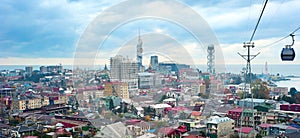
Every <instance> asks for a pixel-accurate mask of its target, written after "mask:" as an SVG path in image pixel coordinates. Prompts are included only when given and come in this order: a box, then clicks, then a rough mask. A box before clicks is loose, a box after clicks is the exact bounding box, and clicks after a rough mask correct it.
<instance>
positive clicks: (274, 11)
mask: <svg viewBox="0 0 300 138" xmlns="http://www.w3.org/2000/svg"><path fill="white" fill-rule="evenodd" d="M123 2H124V3H125V2H127V3H129V4H127V5H126V4H125V6H123V8H121V9H115V12H111V13H110V14H106V17H105V20H104V21H103V22H105V23H106V24H105V25H106V26H104V25H103V24H101V23H99V24H95V23H97V22H95V20H97V17H98V20H99V17H101V14H103V13H104V12H107V11H110V10H111V9H113V7H117V5H120V4H122V3H123ZM130 2H131V1H129V2H128V1H120V0H43V1H38V0H32V1H17V0H4V1H2V4H1V5H0V20H1V22H0V24H1V25H0V48H1V50H0V64H1V65H45V64H59V63H61V64H63V65H70V64H73V63H74V56H75V55H76V53H78V49H79V50H80V48H78V45H80V40H81V38H83V37H84V36H83V34H84V33H85V32H86V31H87V30H88V28H89V27H90V26H97V29H96V30H95V31H97V30H98V31H99V30H100V31H101V30H105V29H106V28H110V27H111V28H114V31H113V32H111V33H110V34H106V35H105V38H106V39H105V41H104V42H102V43H101V44H100V43H99V44H97V45H99V48H98V49H95V48H94V47H93V48H90V47H89V45H88V44H86V48H85V49H86V50H87V51H89V52H97V55H96V56H95V57H94V58H95V61H94V62H95V64H100V65H103V64H109V58H110V57H112V56H115V55H117V54H122V55H124V56H127V57H130V58H133V59H134V58H135V52H136V50H135V49H134V48H135V46H136V44H137V39H138V35H139V32H140V35H141V39H142V40H143V48H144V51H143V52H144V57H143V63H145V64H148V63H149V57H150V56H151V55H155V54H160V53H161V52H164V51H167V52H164V53H163V54H160V55H161V60H160V61H168V60H169V59H170V58H166V57H173V58H172V61H173V60H176V62H184V63H189V64H206V62H207V61H206V56H207V52H206V50H205V46H207V44H206V43H204V42H199V41H197V40H196V39H195V36H193V35H191V31H193V30H197V29H199V28H200V29H199V30H201V29H202V30H203V28H208V29H209V30H211V31H212V32H213V33H214V35H215V37H216V38H217V40H218V43H219V47H218V51H221V52H222V53H223V54H217V55H216V56H217V58H218V59H219V58H220V57H221V58H223V61H222V62H224V64H244V63H245V61H244V60H243V59H242V58H241V57H240V56H239V55H238V54H237V53H238V52H240V53H241V54H246V49H245V48H243V42H248V41H249V39H250V37H251V35H252V32H253V30H254V27H255V25H256V23H257V20H258V17H259V14H260V12H261V10H262V7H263V2H264V1H261V0H243V1H241V0H219V1H194V0H179V1H171V0H168V1H160V2H156V3H155V2H153V3H151V2H149V1H148V0H145V1H139V2H136V3H134V2H135V0H133V2H131V3H130ZM175 2H176V3H178V2H179V3H180V4H183V5H184V6H186V7H188V9H190V10H192V11H194V12H196V13H197V14H198V15H200V17H201V19H203V20H204V21H205V22H203V23H202V24H193V23H191V24H192V27H191V28H189V29H190V32H189V31H188V30H187V29H186V28H184V27H182V26H179V25H178V24H176V23H174V22H172V21H168V20H164V19H160V18H152V17H151V18H142V19H138V20H130V21H128V22H126V23H123V24H120V25H119V26H118V27H115V26H113V23H114V22H116V21H118V18H120V17H118V14H119V13H120V14H121V13H123V16H126V17H130V16H132V15H133V14H136V13H135V12H137V11H138V12H141V13H145V14H146V13H147V12H149V13H151V12H156V13H163V14H168V15H169V16H173V15H178V14H179V15H180V14H182V15H183V16H185V17H184V18H183V19H187V20H188V21H189V23H190V22H192V20H198V19H193V17H194V16H193V17H191V16H190V14H186V15H184V13H187V10H185V9H184V10H183V9H173V10H162V9H164V8H163V7H164V6H166V5H172V3H175ZM140 5H146V6H145V7H143V6H140ZM149 9H150V10H149ZM146 10H147V11H146ZM160 10H161V11H160ZM125 11H126V12H125ZM170 11H172V12H170ZM167 12H170V13H167ZM107 13H109V12H107ZM298 13H300V1H299V0H270V1H269V2H268V4H267V6H266V9H265V12H264V14H263V16H262V19H261V22H260V24H259V26H258V29H257V31H256V33H255V36H254V39H253V42H254V44H255V48H252V49H251V53H252V54H256V53H258V52H260V54H259V55H258V56H257V57H256V58H255V59H254V60H253V61H252V63H253V64H264V63H265V62H268V64H283V65H285V64H300V61H299V60H300V57H299V56H298V54H297V53H299V49H300V47H299V46H300V43H299V41H298V40H300V37H299V35H300V31H298V32H296V33H295V35H296V36H295V40H296V41H295V45H294V48H295V51H296V58H295V60H294V61H292V62H283V61H281V60H280V52H281V49H282V48H283V47H284V45H286V44H290V43H291V38H289V37H288V38H286V39H284V40H282V41H280V42H279V43H276V44H274V45H271V46H268V44H270V43H272V42H274V41H276V40H279V39H281V38H283V37H285V36H287V35H289V34H290V33H291V32H293V31H294V30H295V29H296V28H298V27H300V18H298ZM124 14H127V15H124ZM110 22H112V23H111V24H110ZM205 23H207V24H205ZM110 25H111V26H110ZM207 25H208V27H207ZM139 30H140V31H139ZM196 32H197V31H196ZM198 33H200V34H201V35H199V36H200V37H205V35H206V34H207V32H206V31H200V32H199V31H198ZM194 35H198V34H194ZM89 37H90V36H89ZM91 37H92V36H91ZM93 37H95V38H96V39H98V38H100V37H102V36H93ZM203 39H204V38H203ZM201 40H202V38H201ZM135 42H136V43H135ZM100 45H101V46H100ZM159 49H161V51H159ZM79 52H81V51H79ZM87 54H88V53H87ZM183 57H184V58H183ZM184 59H185V60H184Z"/></svg>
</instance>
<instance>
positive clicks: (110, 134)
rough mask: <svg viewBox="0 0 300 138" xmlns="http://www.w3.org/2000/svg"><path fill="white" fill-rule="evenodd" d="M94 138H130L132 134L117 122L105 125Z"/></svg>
mask: <svg viewBox="0 0 300 138" xmlns="http://www.w3.org/2000/svg"><path fill="white" fill-rule="evenodd" d="M95 137H98V138H131V137H132V132H131V131H130V130H129V129H127V127H126V126H125V125H124V124H123V123H121V122H117V123H114V124H110V125H106V126H105V127H103V128H102V129H101V130H100V134H99V135H98V134H97V136H95Z"/></svg>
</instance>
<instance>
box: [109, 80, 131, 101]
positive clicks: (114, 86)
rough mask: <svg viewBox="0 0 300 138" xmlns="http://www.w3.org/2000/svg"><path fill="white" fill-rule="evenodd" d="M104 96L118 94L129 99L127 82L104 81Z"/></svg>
mask: <svg viewBox="0 0 300 138" xmlns="http://www.w3.org/2000/svg"><path fill="white" fill-rule="evenodd" d="M104 85H105V86H104V96H112V95H114V96H118V97H121V98H126V99H129V92H128V83H126V82H117V81H116V82H105V83H104Z"/></svg>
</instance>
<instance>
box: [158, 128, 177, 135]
mask: <svg viewBox="0 0 300 138" xmlns="http://www.w3.org/2000/svg"><path fill="white" fill-rule="evenodd" d="M159 131H160V132H161V133H163V134H165V135H170V134H172V133H174V132H175V129H173V128H171V127H163V128H161V129H160V130H159Z"/></svg>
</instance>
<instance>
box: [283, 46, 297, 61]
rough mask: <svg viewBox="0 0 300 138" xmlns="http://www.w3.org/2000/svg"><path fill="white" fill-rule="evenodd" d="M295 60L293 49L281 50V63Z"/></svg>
mask: <svg viewBox="0 0 300 138" xmlns="http://www.w3.org/2000/svg"><path fill="white" fill-rule="evenodd" d="M294 58H295V51H294V49H293V48H288V47H287V48H282V51H281V60H282V61H293V60H294Z"/></svg>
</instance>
